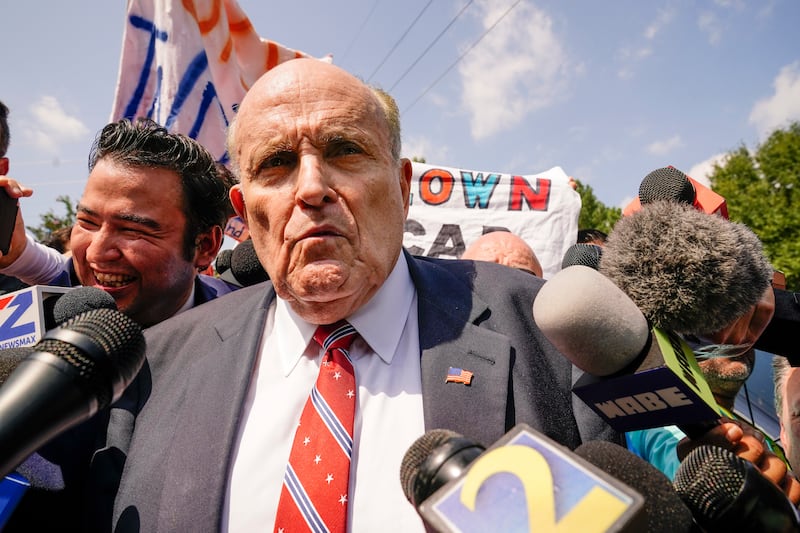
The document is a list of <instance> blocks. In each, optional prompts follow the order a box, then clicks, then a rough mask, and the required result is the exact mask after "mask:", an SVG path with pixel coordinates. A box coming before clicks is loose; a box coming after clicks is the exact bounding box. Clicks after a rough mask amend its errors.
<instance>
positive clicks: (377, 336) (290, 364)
mask: <svg viewBox="0 0 800 533" xmlns="http://www.w3.org/2000/svg"><path fill="white" fill-rule="evenodd" d="M414 291H415V289H414V284H413V282H412V281H411V274H410V273H409V271H408V263H407V262H406V258H405V255H404V254H403V253H402V252H401V253H400V257H399V258H398V260H397V262H396V263H395V265H394V268H393V269H392V272H391V273H390V274H389V277H388V278H386V281H385V282H384V283H383V285H381V287H380V288H379V289H378V291H377V292H376V293H375V295H374V296H373V297H372V299H370V301H369V302H367V303H366V304H365V305H363V306H362V307H361V308H360V309H359V310H358V311H356V312H355V313H354V314H352V315H351V316H349V317H347V321H348V322H350V324H351V325H352V326H353V327H354V328H356V331H358V333H359V335H361V338H362V339H363V340H364V341H365V342H366V343H367V344H368V345H369V347H370V348H371V349H372V351H373V352H375V353H376V354H377V355H378V357H380V358H381V360H382V361H383V362H384V363H386V364H391V362H392V357H393V356H394V353H395V350H396V349H397V344H398V343H399V342H400V336H401V335H402V333H403V328H404V326H405V323H406V319H407V317H408V313H409V311H410V310H411V303H412V302H413V300H414ZM316 329H317V325H316V324H310V323H308V322H306V321H305V320H303V319H302V318H300V317H299V316H298V315H297V313H295V312H294V311H293V310H292V309H291V307H290V306H289V305H288V304H287V303H286V301H285V300H282V299H281V298H276V309H275V323H274V325H273V331H277V332H279V334H278V335H277V340H278V351H279V353H280V357H281V365H282V368H283V372H284V375H289V373H290V372H291V371H292V369H293V368H294V367H295V365H296V364H297V361H299V359H300V357H301V356H303V355H305V354H306V353H307V352H308V355H311V356H313V355H317V353H318V350H316V349H315V348H314V347H309V344H310V343H311V338H312V336H313V335H314V331H316Z"/></svg>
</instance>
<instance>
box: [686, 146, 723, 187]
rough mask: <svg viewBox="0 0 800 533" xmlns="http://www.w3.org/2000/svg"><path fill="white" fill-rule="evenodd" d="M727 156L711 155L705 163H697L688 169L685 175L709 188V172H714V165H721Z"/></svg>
mask: <svg viewBox="0 0 800 533" xmlns="http://www.w3.org/2000/svg"><path fill="white" fill-rule="evenodd" d="M727 157H728V154H725V153H723V154H716V155H712V156H711V157H709V158H708V159H706V160H705V161H701V162H700V163H697V164H696V165H694V166H693V167H692V168H690V169H689V172H687V175H689V176H691V177H692V178H693V179H695V180H696V181H699V182H700V183H702V184H703V185H705V186H706V187H709V188H710V187H711V182H710V181H709V179H708V177H709V176H710V175H711V172H712V171H713V170H714V165H715V164H717V165H722V164H723V163H724V162H725V160H726V159H727Z"/></svg>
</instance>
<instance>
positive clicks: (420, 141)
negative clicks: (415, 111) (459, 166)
mask: <svg viewBox="0 0 800 533" xmlns="http://www.w3.org/2000/svg"><path fill="white" fill-rule="evenodd" d="M448 154H449V149H448V147H447V146H446V145H444V144H442V143H440V142H433V141H431V140H430V139H428V138H427V137H411V138H410V139H403V157H407V158H409V159H411V158H413V157H423V158H425V161H427V162H428V163H429V164H431V165H443V166H455V165H452V164H451V163H449V162H448V161H447V157H448Z"/></svg>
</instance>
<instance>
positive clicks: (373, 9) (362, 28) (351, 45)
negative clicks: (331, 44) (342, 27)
mask: <svg viewBox="0 0 800 533" xmlns="http://www.w3.org/2000/svg"><path fill="white" fill-rule="evenodd" d="M378 3H380V0H375V3H374V4H372V9H370V10H369V13H367V17H366V18H365V19H364V22H362V23H361V27H360V28H358V31H357V32H356V33H354V34H353V38H352V39H351V40H350V44H348V45H347V50H345V51H344V54H342V59H341V60H342V61H344V60H345V59H346V58H347V55H348V54H349V53H350V49H352V48H353V45H354V44H355V43H356V41H357V40H358V38H359V37H360V36H361V32H362V31H364V28H365V27H366V26H367V22H369V19H370V18H371V17H372V14H373V13H375V8H376V7H378Z"/></svg>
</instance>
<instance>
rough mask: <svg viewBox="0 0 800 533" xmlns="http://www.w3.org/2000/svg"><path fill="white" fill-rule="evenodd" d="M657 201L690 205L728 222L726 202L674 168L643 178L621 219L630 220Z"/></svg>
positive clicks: (663, 169) (656, 171) (660, 169)
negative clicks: (627, 217)
mask: <svg viewBox="0 0 800 533" xmlns="http://www.w3.org/2000/svg"><path fill="white" fill-rule="evenodd" d="M660 200H668V201H671V202H678V203H682V204H686V205H690V206H693V207H694V208H695V209H697V210H699V211H702V212H704V213H706V214H717V215H720V216H721V217H723V218H725V219H727V218H728V207H727V204H726V202H725V198H723V197H722V196H720V195H719V194H717V193H715V192H714V191H712V190H711V189H709V188H708V187H706V186H705V185H703V184H702V183H700V182H698V181H696V180H694V179H692V178H690V177H689V176H687V175H686V174H684V173H683V172H681V171H680V170H678V169H677V168H675V167H673V166H668V167H664V168H658V169H656V170H654V171H652V172H650V173H649V174H648V175H647V176H645V177H644V179H643V180H642V181H641V183H640V184H639V196H638V197H637V198H634V199H633V201H631V202H630V203H629V204H628V205H627V206H625V208H624V209H623V210H622V215H623V216H630V215H632V214H633V213H635V212H637V211H639V210H640V209H642V207H643V206H645V205H647V204H650V203H653V202H657V201H660Z"/></svg>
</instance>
